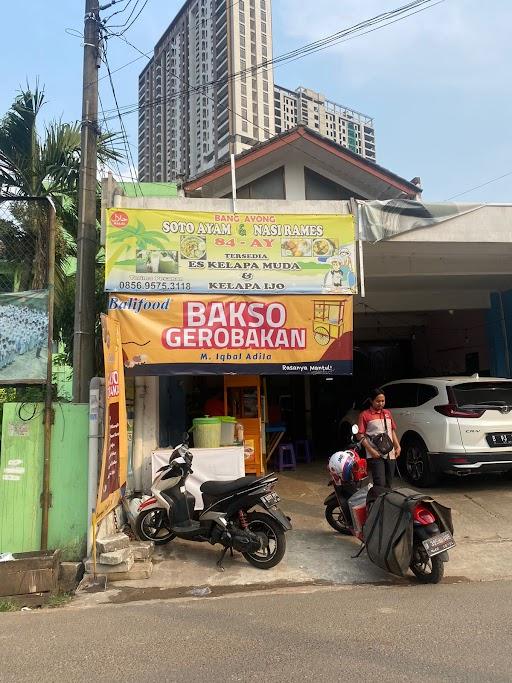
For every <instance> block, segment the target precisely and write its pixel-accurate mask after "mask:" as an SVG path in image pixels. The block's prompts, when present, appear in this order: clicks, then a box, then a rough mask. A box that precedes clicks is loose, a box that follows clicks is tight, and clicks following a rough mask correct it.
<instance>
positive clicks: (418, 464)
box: [402, 436, 437, 487]
mask: <svg viewBox="0 0 512 683" xmlns="http://www.w3.org/2000/svg"><path fill="white" fill-rule="evenodd" d="M402 458H403V461H404V464H405V476H406V477H407V479H408V480H409V481H410V482H411V484H414V485H415V486H419V487H424V486H431V485H432V484H434V483H435V481H436V479H437V477H436V475H435V474H434V473H433V472H432V471H431V469H430V463H429V460H428V453H427V447H426V446H425V444H424V443H423V441H422V440H421V439H420V438H419V437H414V436H411V437H407V438H406V440H405V441H404V444H403V447H402Z"/></svg>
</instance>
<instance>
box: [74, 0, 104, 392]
mask: <svg viewBox="0 0 512 683" xmlns="http://www.w3.org/2000/svg"><path fill="white" fill-rule="evenodd" d="M99 9H100V8H99V1H98V0H85V18H84V74H83V95H82V127H81V159H80V181H79V190H78V237H77V264H76V291H75V326H74V338H73V402H74V403H88V402H89V383H90V381H91V379H92V377H93V375H94V353H95V348H94V339H95V334H94V332H95V330H94V326H95V276H96V248H97V232H96V186H97V177H96V175H97V140H98V69H99V41H100V25H99Z"/></svg>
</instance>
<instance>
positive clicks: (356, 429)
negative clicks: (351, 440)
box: [352, 425, 359, 436]
mask: <svg viewBox="0 0 512 683" xmlns="http://www.w3.org/2000/svg"><path fill="white" fill-rule="evenodd" d="M352 434H353V435H354V436H355V435H356V434H359V427H358V426H357V425H352Z"/></svg>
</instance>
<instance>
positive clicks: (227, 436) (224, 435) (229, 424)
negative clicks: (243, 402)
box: [220, 415, 236, 446]
mask: <svg viewBox="0 0 512 683" xmlns="http://www.w3.org/2000/svg"><path fill="white" fill-rule="evenodd" d="M220 424H221V430H220V445H221V446H232V445H233V444H234V443H235V425H236V418H235V417H228V416H227V415H226V416H224V417H221V418H220Z"/></svg>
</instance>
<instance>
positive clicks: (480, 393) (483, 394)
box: [452, 382, 512, 406]
mask: <svg viewBox="0 0 512 683" xmlns="http://www.w3.org/2000/svg"><path fill="white" fill-rule="evenodd" d="M452 389H453V393H454V396H455V401H456V403H457V405H458V406H467V405H495V406H512V382H466V383H464V384H456V385H455V386H453V387H452Z"/></svg>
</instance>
